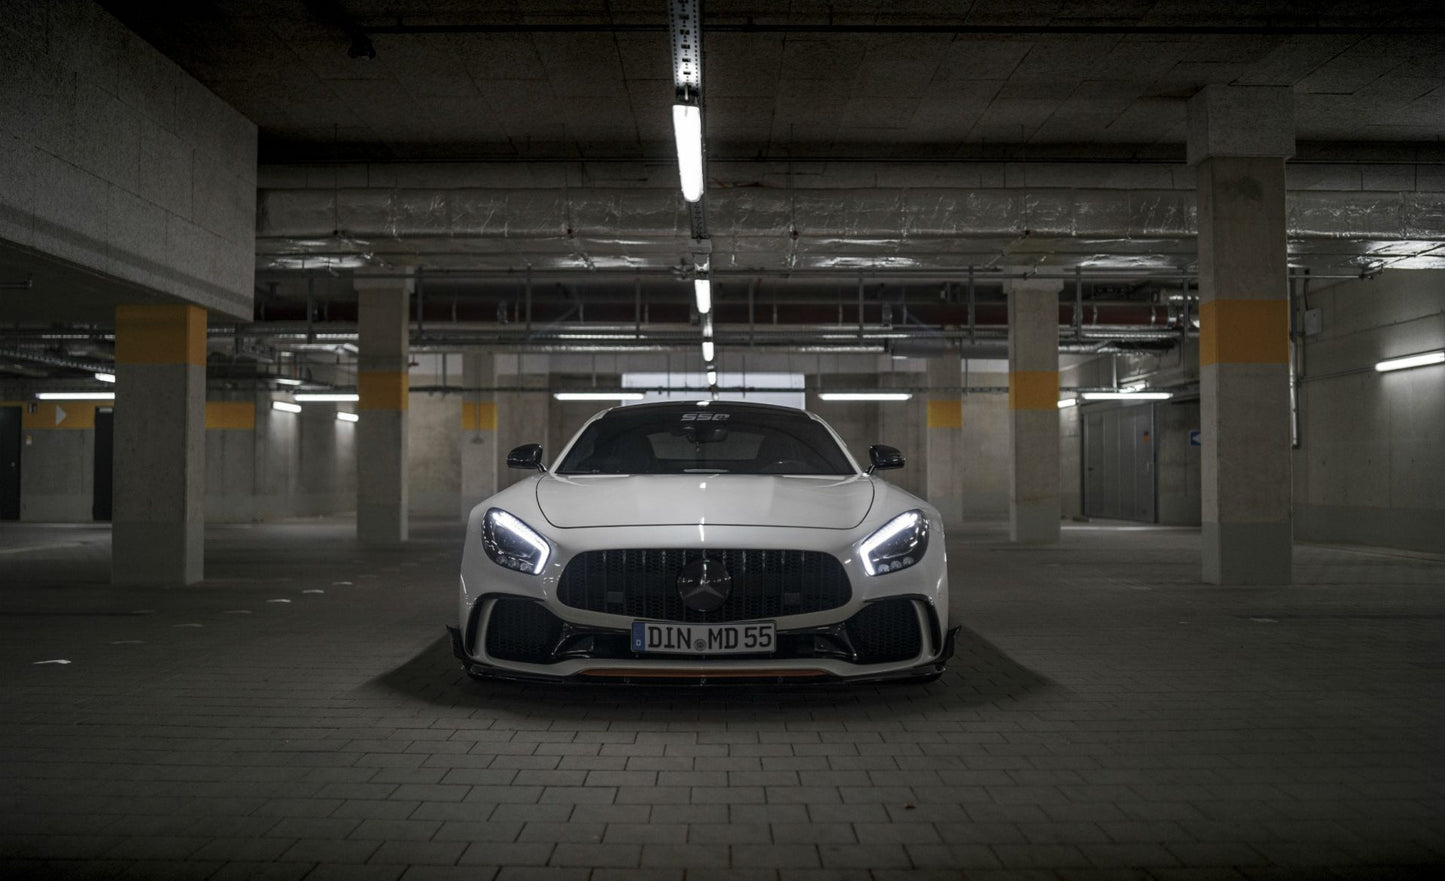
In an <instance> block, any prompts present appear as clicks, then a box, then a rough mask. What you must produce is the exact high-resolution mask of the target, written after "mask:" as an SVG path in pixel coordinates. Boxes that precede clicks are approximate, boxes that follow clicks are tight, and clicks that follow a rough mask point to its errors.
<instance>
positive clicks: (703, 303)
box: [692, 278, 712, 315]
mask: <svg viewBox="0 0 1445 881" xmlns="http://www.w3.org/2000/svg"><path fill="white" fill-rule="evenodd" d="M692 290H693V293H695V294H697V314H699V315H706V314H707V313H709V312H711V311H712V282H710V281H708V280H707V279H705V278H699V279H697V280H695V281H694V282H693V283H692Z"/></svg>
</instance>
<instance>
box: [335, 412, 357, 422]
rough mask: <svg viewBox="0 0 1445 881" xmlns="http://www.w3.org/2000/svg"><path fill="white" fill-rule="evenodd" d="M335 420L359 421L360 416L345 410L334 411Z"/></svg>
mask: <svg viewBox="0 0 1445 881" xmlns="http://www.w3.org/2000/svg"><path fill="white" fill-rule="evenodd" d="M336 421H337V422H360V421H361V416H360V415H358V414H356V413H348V412H346V411H345V410H337V411H336Z"/></svg>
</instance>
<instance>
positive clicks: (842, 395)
mask: <svg viewBox="0 0 1445 881" xmlns="http://www.w3.org/2000/svg"><path fill="white" fill-rule="evenodd" d="M818 397H819V398H821V399H823V400H825V401H906V400H908V399H909V398H911V397H913V395H912V393H910V392H822V393H821V394H819V395H818Z"/></svg>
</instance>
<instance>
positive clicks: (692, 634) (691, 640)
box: [632, 621, 777, 655]
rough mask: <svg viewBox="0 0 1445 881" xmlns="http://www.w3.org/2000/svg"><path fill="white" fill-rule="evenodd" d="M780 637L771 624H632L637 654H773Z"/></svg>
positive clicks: (656, 622)
mask: <svg viewBox="0 0 1445 881" xmlns="http://www.w3.org/2000/svg"><path fill="white" fill-rule="evenodd" d="M776 645H777V634H776V631H775V628H774V625H773V622H771V621H748V622H743V623H738V624H674V623H670V622H663V621H633V622H632V650H633V651H634V652H637V653H638V654H667V655H756V654H771V653H772V652H773V649H774V648H775V647H776Z"/></svg>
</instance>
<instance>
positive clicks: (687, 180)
mask: <svg viewBox="0 0 1445 881" xmlns="http://www.w3.org/2000/svg"><path fill="white" fill-rule="evenodd" d="M672 134H673V136H674V137H675V138H676V139H677V172H678V176H679V177H681V178H682V197H683V198H684V199H686V200H687V201H689V202H696V201H697V200H698V199H701V198H702V108H701V107H698V106H697V105H695V104H674V105H672Z"/></svg>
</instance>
